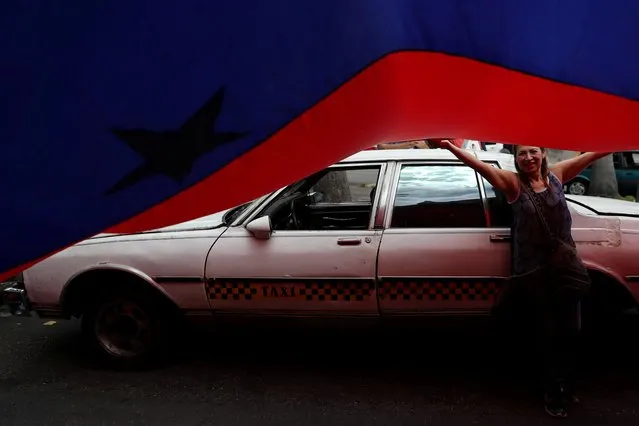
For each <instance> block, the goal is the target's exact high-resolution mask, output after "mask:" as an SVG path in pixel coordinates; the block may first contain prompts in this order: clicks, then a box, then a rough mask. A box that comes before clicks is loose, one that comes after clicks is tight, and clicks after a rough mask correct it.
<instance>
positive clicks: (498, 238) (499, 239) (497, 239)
mask: <svg viewBox="0 0 639 426" xmlns="http://www.w3.org/2000/svg"><path fill="white" fill-rule="evenodd" d="M510 240H511V238H510V235H507V234H491V235H490V241H492V242H494V243H505V242H508V241H510Z"/></svg>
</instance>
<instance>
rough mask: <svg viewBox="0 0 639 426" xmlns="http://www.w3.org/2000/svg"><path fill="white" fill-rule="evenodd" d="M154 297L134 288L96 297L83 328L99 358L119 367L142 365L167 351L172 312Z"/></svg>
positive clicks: (87, 313)
mask: <svg viewBox="0 0 639 426" xmlns="http://www.w3.org/2000/svg"><path fill="white" fill-rule="evenodd" d="M154 299H157V298H154V297H152V296H150V295H148V294H144V293H141V292H136V291H131V290H115V291H110V292H107V293H103V294H102V295H101V296H100V297H95V298H94V299H93V301H92V302H91V303H90V304H89V306H88V307H87V309H86V311H85V312H84V314H83V316H82V330H83V333H84V336H85V338H86V339H87V341H88V344H89V347H90V349H91V350H92V351H93V352H94V353H95V354H96V355H97V356H98V358H99V360H101V361H103V362H105V363H107V364H108V365H109V366H113V367H117V368H140V367H147V366H150V365H151V364H153V363H155V362H157V361H159V360H160V359H161V357H162V356H163V355H165V354H166V353H167V352H168V349H169V341H170V335H171V325H173V324H172V321H171V315H170V312H168V310H167V308H166V307H163V304H162V303H158V302H159V301H158V300H154Z"/></svg>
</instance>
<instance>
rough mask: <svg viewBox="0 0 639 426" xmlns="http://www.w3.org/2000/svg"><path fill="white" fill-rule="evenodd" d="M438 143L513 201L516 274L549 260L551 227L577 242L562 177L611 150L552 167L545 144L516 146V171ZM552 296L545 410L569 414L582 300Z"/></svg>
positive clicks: (539, 310)
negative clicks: (571, 381) (570, 385)
mask: <svg viewBox="0 0 639 426" xmlns="http://www.w3.org/2000/svg"><path fill="white" fill-rule="evenodd" d="M439 147H441V148H444V149H448V150H449V151H451V152H452V153H453V154H454V155H455V156H456V157H457V158H459V159H460V160H461V161H462V162H464V163H465V164H466V165H468V166H470V167H472V168H473V169H475V170H476V171H477V172H478V173H479V174H481V175H482V176H483V177H484V178H486V180H488V181H489V182H490V183H491V184H492V185H493V187H495V188H496V189H498V190H500V191H501V192H502V193H503V194H504V195H505V196H506V198H507V199H508V202H509V204H511V206H512V209H513V222H514V223H513V230H514V235H513V257H514V258H513V271H512V272H513V275H523V274H526V273H529V272H531V271H534V270H536V269H537V268H540V267H543V266H544V265H547V264H548V262H550V260H549V259H550V254H549V250H548V247H549V245H548V242H549V239H548V235H550V234H549V233H548V232H547V230H548V229H549V230H550V232H552V233H553V234H554V236H555V238H556V239H558V240H561V241H563V242H564V243H565V244H568V245H570V246H572V247H575V242H574V240H573V238H572V234H571V227H572V218H571V215H570V211H569V210H568V206H567V203H566V198H565V196H564V191H563V185H564V182H567V181H569V180H571V179H573V178H574V177H576V176H577V175H578V174H579V173H580V172H581V171H582V170H583V169H584V168H586V167H587V166H588V165H590V164H591V163H592V162H594V161H595V160H597V159H599V158H602V157H605V156H606V155H609V154H611V153H609V152H602V153H596V152H586V153H582V154H580V155H578V156H576V157H574V158H571V159H569V160H565V161H561V162H559V163H557V164H555V165H554V166H552V167H548V160H547V158H546V150H545V149H544V148H541V147H538V146H518V145H515V146H514V147H513V155H514V156H515V167H516V169H517V173H515V172H511V171H508V170H502V169H499V168H496V167H493V166H491V165H489V164H487V163H484V162H483V161H481V160H479V159H478V158H477V157H476V156H475V155H474V154H473V153H471V152H469V151H466V150H463V149H460V148H458V147H456V146H455V145H454V144H452V143H450V142H449V141H447V140H444V141H441V142H440V143H439ZM538 212H543V213H542V214H543V216H544V218H543V219H540V218H539V215H540V214H539V213H538ZM544 220H545V224H544ZM579 262H580V261H579ZM540 285H543V283H540ZM553 297H556V296H553ZM548 299H549V300H545V299H544V301H543V302H542V304H543V306H536V314H537V315H536V319H538V325H539V326H540V330H541V331H542V333H541V338H542V342H541V345H542V348H543V350H544V358H545V366H544V367H545V372H546V394H545V404H546V405H545V409H546V412H548V414H550V415H551V416H554V417H566V416H567V403H568V402H569V401H570V400H571V399H572V398H571V396H570V395H569V391H568V388H567V385H568V383H567V381H568V380H569V373H570V370H571V367H572V366H573V365H574V363H575V358H574V356H575V355H573V354H574V350H575V344H576V338H577V337H578V334H579V331H580V328H581V319H580V302H579V299H578V298H561V300H550V298H548ZM564 299H565V300H564Z"/></svg>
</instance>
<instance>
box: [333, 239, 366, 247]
mask: <svg viewBox="0 0 639 426" xmlns="http://www.w3.org/2000/svg"><path fill="white" fill-rule="evenodd" d="M337 244H338V245H340V246H358V245H360V244H362V239H361V238H340V239H338V240H337Z"/></svg>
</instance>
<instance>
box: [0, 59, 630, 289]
mask: <svg viewBox="0 0 639 426" xmlns="http://www.w3.org/2000/svg"><path fill="white" fill-rule="evenodd" d="M424 70H427V72H426V73H425V72H424ZM478 88H481V90H478ZM462 98H463V99H464V102H463V103H460V102H459V99H462ZM424 99H428V102H424ZM637 117H639V102H635V101H630V100H627V99H623V98H620V97H616V96H612V95H608V94H603V93H600V92H596V91H594V90H591V89H585V88H582V87H575V86H569V85H566V84H563V83H559V82H556V81H550V80H545V79H542V78H538V77H534V76H531V75H527V74H523V73H519V72H516V71H511V70H506V69H503V68H500V67H497V66H493V65H488V64H485V63H481V62H477V61H473V60H470V59H465V58H460V57H453V56H448V55H443V54H439V53H432V52H399V53H396V54H392V55H388V56H386V57H385V58H384V59H382V60H380V61H378V62H375V63H373V64H372V65H371V66H370V67H369V68H367V69H365V70H364V71H362V72H361V73H359V74H358V75H357V76H356V77H354V78H353V79H352V80H351V81H348V82H346V83H345V84H343V85H342V86H340V87H339V89H337V90H336V91H335V92H334V93H332V94H331V95H330V96H328V97H326V98H324V99H323V100H321V101H320V102H319V103H318V104H316V105H314V106H313V107H311V108H310V109H309V110H308V111H306V112H305V113H304V114H302V115H300V116H299V117H298V118H297V119H296V120H294V121H293V122H291V123H289V124H288V125H287V126H285V127H284V128H282V129H281V130H280V131H278V132H275V133H274V134H273V136H271V137H270V138H269V139H267V140H265V141H264V142H263V143H262V144H260V145H259V146H257V147H255V148H254V149H251V150H250V151H248V152H247V153H246V154H245V155H243V156H242V157H239V158H236V159H235V160H234V161H232V162H231V163H230V164H229V165H227V166H226V167H224V168H223V169H221V170H220V171H218V172H217V173H215V174H212V175H211V176H209V177H207V178H205V179H203V180H202V181H200V182H199V183H197V184H195V185H193V186H191V187H190V188H188V189H186V190H184V191H183V192H182V193H180V194H178V195H176V196H174V197H172V198H170V199H168V200H166V201H165V202H163V203H161V204H159V205H157V206H155V207H153V208H151V209H149V210H147V211H145V212H142V213H140V214H139V215H137V216H135V217H133V218H131V219H129V220H126V221H124V222H122V223H120V224H119V225H117V226H114V227H112V228H111V229H108V230H107V232H138V231H142V230H147V229H152V228H158V227H162V226H166V225H170V224H174V223H179V222H183V221H186V220H190V219H194V218H197V217H201V216H204V215H207V214H210V213H213V212H216V211H220V210H223V209H225V208H229V207H232V206H235V205H238V204H240V203H243V202H245V201H248V200H251V199H253V198H256V197H259V196H261V195H263V194H265V193H267V192H270V191H272V190H275V189H277V188H279V187H282V186H284V185H287V184H289V183H290V182H292V181H295V180H297V179H300V178H302V177H304V176H307V175H309V174H311V173H312V172H314V171H316V170H320V169H321V168H324V167H326V166H329V165H330V164H333V163H335V162H336V161H339V160H340V159H342V158H346V157H348V156H349V155H351V154H353V153H355V152H357V151H361V150H363V149H368V148H370V141H376V140H410V139H419V138H423V137H425V136H427V137H429V138H446V137H451V136H456V137H458V138H468V139H475V140H489V141H495V142H507V143H517V144H522V145H538V144H539V141H543V142H544V145H545V146H546V147H548V148H558V149H568V150H573V151H588V150H602V149H605V150H606V151H625V150H632V149H637V145H638V144H637V135H639V120H637ZM549 135H552V137H551V138H549ZM602 140H604V141H606V146H605V147H604V146H602V145H601V141H602ZM300 141H304V143H300ZM308 147H314V148H317V147H321V148H322V149H314V150H313V154H312V155H308V152H309V151H308ZM296 159H303V161H296ZM87 214H90V212H87ZM50 254H53V253H50ZM26 266H27V265H26V264H25V265H21V266H20V267H19V268H15V269H13V270H11V271H6V272H4V273H1V274H0V279H2V278H6V277H8V276H11V275H12V274H14V273H15V272H17V271H19V270H21V269H23V268H24V267H26Z"/></svg>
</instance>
